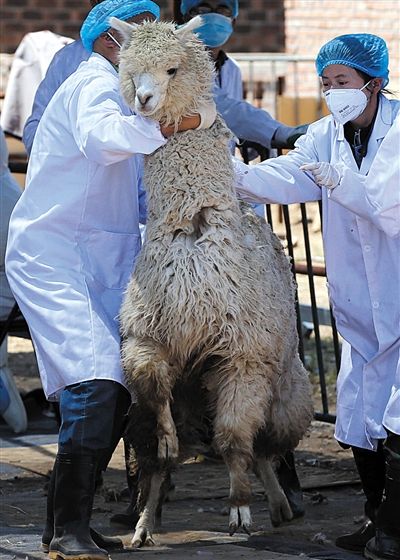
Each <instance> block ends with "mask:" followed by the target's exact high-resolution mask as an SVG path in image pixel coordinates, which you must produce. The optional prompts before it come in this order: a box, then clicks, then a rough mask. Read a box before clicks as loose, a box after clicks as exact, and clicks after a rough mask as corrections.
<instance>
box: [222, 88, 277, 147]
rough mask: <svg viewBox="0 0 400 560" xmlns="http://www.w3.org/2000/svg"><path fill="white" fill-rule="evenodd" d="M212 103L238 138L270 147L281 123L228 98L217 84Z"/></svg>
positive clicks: (263, 112)
mask: <svg viewBox="0 0 400 560" xmlns="http://www.w3.org/2000/svg"><path fill="white" fill-rule="evenodd" d="M214 101H215V103H216V105H217V111H218V112H219V113H220V115H221V116H222V118H223V119H224V121H225V122H226V124H227V126H228V127H229V128H230V129H231V130H232V132H233V133H234V134H235V135H236V136H237V137H238V138H243V139H245V140H250V141H251V142H257V143H258V144H262V145H263V146H265V147H267V148H270V147H271V139H272V137H273V136H274V134H275V131H276V130H277V129H278V128H279V127H280V126H281V123H280V122H278V121H276V120H275V119H273V118H272V117H271V115H270V114H269V113H267V111H264V110H263V109H258V108H257V107H254V106H253V105H251V104H250V103H247V101H240V100H238V99H233V98H232V97H229V96H228V95H227V94H226V93H224V92H223V91H222V89H221V88H220V87H219V86H218V85H217V84H215V85H214Z"/></svg>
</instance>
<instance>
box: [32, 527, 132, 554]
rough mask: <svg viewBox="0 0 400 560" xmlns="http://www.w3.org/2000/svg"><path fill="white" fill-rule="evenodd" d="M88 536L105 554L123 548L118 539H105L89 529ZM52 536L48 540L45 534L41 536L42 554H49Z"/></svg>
mask: <svg viewBox="0 0 400 560" xmlns="http://www.w3.org/2000/svg"><path fill="white" fill-rule="evenodd" d="M90 536H91V537H92V539H93V542H94V543H95V544H96V545H97V546H98V547H99V548H104V550H106V551H107V552H113V551H115V550H122V549H123V548H124V543H123V542H122V541H121V539H119V538H118V537H107V536H106V535H102V534H101V533H98V532H97V531H96V530H95V529H92V528H91V529H90ZM52 538H53V535H51V536H50V538H48V537H47V536H45V534H43V535H42V543H41V546H40V548H41V550H42V551H43V552H49V547H50V542H51V539H52Z"/></svg>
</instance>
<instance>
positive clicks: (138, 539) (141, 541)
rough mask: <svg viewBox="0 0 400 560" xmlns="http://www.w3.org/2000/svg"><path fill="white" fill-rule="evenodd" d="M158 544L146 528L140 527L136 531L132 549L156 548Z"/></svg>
mask: <svg viewBox="0 0 400 560" xmlns="http://www.w3.org/2000/svg"><path fill="white" fill-rule="evenodd" d="M155 544H156V543H155V541H154V539H153V535H152V534H151V533H150V531H149V530H148V529H147V528H146V527H139V528H138V529H136V530H135V534H134V535H133V537H132V542H131V546H132V548H140V547H142V546H154V545H155Z"/></svg>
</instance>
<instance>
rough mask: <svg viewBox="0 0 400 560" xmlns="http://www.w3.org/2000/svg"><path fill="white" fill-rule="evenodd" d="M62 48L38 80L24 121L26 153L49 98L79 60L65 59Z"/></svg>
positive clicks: (64, 51)
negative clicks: (38, 82) (31, 105)
mask: <svg viewBox="0 0 400 560" xmlns="http://www.w3.org/2000/svg"><path fill="white" fill-rule="evenodd" d="M64 49H66V50H64ZM64 49H61V50H60V51H58V52H56V54H55V55H54V57H53V58H52V61H51V62H50V64H49V67H48V69H47V72H46V75H45V77H44V78H43V80H42V81H41V82H40V84H39V87H38V89H37V91H36V95H35V99H34V101H33V107H32V113H31V115H30V117H29V118H28V119H27V121H26V123H25V126H24V131H23V134H22V141H23V143H24V145H25V149H26V151H27V153H28V154H30V153H31V150H32V144H33V140H34V138H35V134H36V129H37V127H38V124H39V122H40V119H41V118H42V115H43V113H44V110H45V109H46V107H47V105H48V104H49V101H50V99H51V98H52V97H53V95H54V94H55V92H56V91H57V90H58V88H59V87H60V85H61V84H62V83H63V82H64V81H65V80H66V79H67V78H68V76H70V75H71V74H72V73H73V72H75V70H76V68H77V67H78V65H79V64H80V62H81V61H80V60H76V61H74V60H72V61H71V60H70V59H69V60H68V61H65V60H64V58H65V53H66V52H68V49H67V47H64Z"/></svg>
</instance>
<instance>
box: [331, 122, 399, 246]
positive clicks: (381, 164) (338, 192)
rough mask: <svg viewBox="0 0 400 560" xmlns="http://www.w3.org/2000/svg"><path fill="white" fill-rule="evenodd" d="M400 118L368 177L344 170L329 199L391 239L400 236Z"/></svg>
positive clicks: (390, 131) (373, 163) (383, 142)
mask: <svg viewBox="0 0 400 560" xmlns="http://www.w3.org/2000/svg"><path fill="white" fill-rule="evenodd" d="M399 153H400V116H398V117H397V118H396V120H395V122H394V123H393V125H392V127H391V128H390V130H389V132H388V133H387V134H386V137H385V138H384V140H383V141H382V144H381V146H380V147H379V150H378V152H377V154H376V156H375V158H374V161H373V162H372V165H371V167H370V170H369V172H368V175H360V174H359V173H356V172H354V171H352V170H351V169H349V168H347V167H346V168H342V179H341V182H340V184H339V185H338V186H337V187H336V188H335V189H333V190H332V191H330V193H329V197H330V199H331V200H334V201H335V202H337V203H338V204H340V205H342V206H344V207H345V208H347V209H348V210H351V211H352V212H354V213H355V214H357V215H358V216H360V217H362V218H364V219H366V220H369V221H371V222H372V223H373V224H374V225H375V226H376V227H377V228H378V229H380V230H382V231H383V232H384V233H386V235H388V236H389V237H398V236H399V235H400V158H399Z"/></svg>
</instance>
